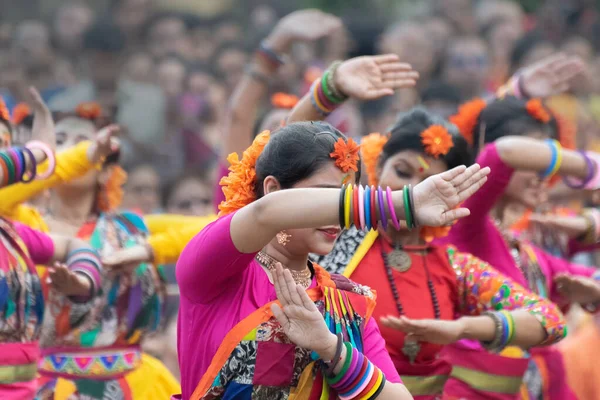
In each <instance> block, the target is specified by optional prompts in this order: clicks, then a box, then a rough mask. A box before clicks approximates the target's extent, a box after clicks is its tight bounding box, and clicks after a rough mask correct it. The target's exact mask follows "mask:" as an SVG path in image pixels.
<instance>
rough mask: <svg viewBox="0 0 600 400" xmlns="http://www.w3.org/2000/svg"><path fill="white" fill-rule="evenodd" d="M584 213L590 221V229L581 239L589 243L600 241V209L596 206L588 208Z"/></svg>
mask: <svg viewBox="0 0 600 400" xmlns="http://www.w3.org/2000/svg"><path fill="white" fill-rule="evenodd" d="M582 215H583V216H584V217H585V218H586V219H587V220H588V222H589V229H588V230H587V232H586V233H585V234H584V235H583V237H582V238H581V241H583V242H584V243H588V244H594V243H598V241H600V210H597V209H595V208H586V209H585V210H583V213H582Z"/></svg>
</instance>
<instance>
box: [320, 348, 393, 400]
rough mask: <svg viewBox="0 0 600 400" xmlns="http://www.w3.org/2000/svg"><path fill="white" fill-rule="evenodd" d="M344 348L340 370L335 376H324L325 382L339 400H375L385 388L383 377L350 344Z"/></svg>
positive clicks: (379, 371) (380, 372) (378, 370)
mask: <svg viewBox="0 0 600 400" xmlns="http://www.w3.org/2000/svg"><path fill="white" fill-rule="evenodd" d="M344 346H345V347H346V359H345V360H344V365H343V366H342V369H341V370H340V372H339V373H337V374H335V375H333V374H325V380H326V381H327V383H328V384H329V386H330V387H331V388H333V389H334V390H335V391H336V392H337V394H338V397H339V398H340V399H341V400H350V399H375V398H377V396H379V394H381V391H382V390H383V388H384V386H385V382H386V380H385V375H384V374H383V372H382V371H381V370H380V369H379V368H377V367H376V366H375V365H373V363H371V361H369V359H368V358H367V357H365V356H364V354H362V353H361V352H359V351H358V350H357V349H356V348H355V347H353V346H352V345H351V344H350V343H348V342H345V343H344Z"/></svg>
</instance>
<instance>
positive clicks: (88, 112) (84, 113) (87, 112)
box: [75, 102, 102, 120]
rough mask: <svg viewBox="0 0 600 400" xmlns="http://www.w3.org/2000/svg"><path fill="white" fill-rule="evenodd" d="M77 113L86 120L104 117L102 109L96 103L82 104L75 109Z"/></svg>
mask: <svg viewBox="0 0 600 400" xmlns="http://www.w3.org/2000/svg"><path fill="white" fill-rule="evenodd" d="M75 113H76V114H77V115H78V116H79V117H80V118H84V119H89V120H95V119H98V118H100V116H101V115H102V107H100V104H98V103H94V102H87V103H81V104H79V105H78V106H77V108H76V109H75Z"/></svg>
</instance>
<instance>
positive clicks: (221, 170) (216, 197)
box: [213, 161, 229, 213]
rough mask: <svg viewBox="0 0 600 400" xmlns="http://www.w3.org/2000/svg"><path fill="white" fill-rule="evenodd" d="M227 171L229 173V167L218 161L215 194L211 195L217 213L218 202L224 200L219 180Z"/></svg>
mask: <svg viewBox="0 0 600 400" xmlns="http://www.w3.org/2000/svg"><path fill="white" fill-rule="evenodd" d="M228 173H229V169H228V168H227V165H225V164H224V163H223V162H222V161H219V165H218V166H217V180H216V183H215V195H214V196H213V201H214V205H215V210H216V212H217V213H218V212H219V204H221V202H222V201H225V194H223V189H221V185H220V184H219V182H221V178H223V177H224V176H227V174H228Z"/></svg>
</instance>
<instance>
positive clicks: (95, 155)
mask: <svg viewBox="0 0 600 400" xmlns="http://www.w3.org/2000/svg"><path fill="white" fill-rule="evenodd" d="M120 132H121V128H120V127H119V126H118V125H114V124H112V125H109V126H107V127H104V128H102V129H100V131H98V133H97V134H96V139H95V140H94V143H93V144H92V145H91V146H90V148H89V150H88V160H90V162H91V163H92V164H96V163H97V162H101V161H102V160H103V159H105V158H106V157H108V156H109V155H111V154H113V153H115V152H117V151H118V150H119V147H120V143H119V140H118V139H117V137H118V135H119V133H120Z"/></svg>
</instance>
